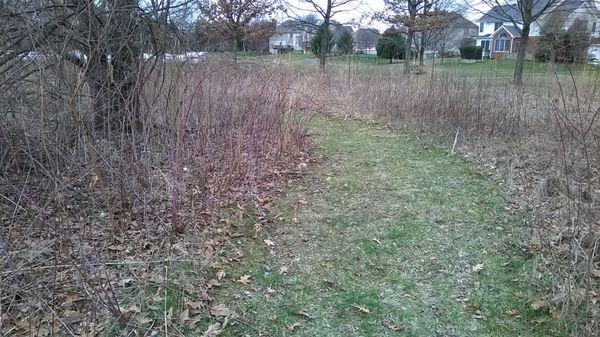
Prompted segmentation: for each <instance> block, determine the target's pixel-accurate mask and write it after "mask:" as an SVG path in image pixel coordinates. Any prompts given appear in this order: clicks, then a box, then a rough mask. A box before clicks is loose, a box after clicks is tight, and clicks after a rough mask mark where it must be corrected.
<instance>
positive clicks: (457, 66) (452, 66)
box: [436, 59, 600, 77]
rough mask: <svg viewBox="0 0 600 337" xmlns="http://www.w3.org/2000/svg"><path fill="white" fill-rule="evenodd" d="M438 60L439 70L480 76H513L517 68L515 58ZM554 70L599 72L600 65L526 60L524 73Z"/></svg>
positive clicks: (559, 72)
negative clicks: (468, 60) (477, 60)
mask: <svg viewBox="0 0 600 337" xmlns="http://www.w3.org/2000/svg"><path fill="white" fill-rule="evenodd" d="M436 62H437V65H436V67H437V68H438V70H443V71H446V72H452V73H457V74H465V75H475V76H479V75H481V74H484V75H487V76H499V77H506V76H512V74H513V72H514V70H515V61H514V60H486V61H479V62H476V63H471V64H469V63H463V62H461V60H459V59H448V60H445V61H444V63H440V60H437V61H436ZM554 70H556V72H557V73H558V74H560V75H568V74H570V73H573V74H575V75H580V74H584V73H585V74H588V73H593V74H598V72H599V71H600V67H599V66H598V65H590V64H555V65H554V68H553V65H552V64H550V63H543V62H536V61H533V60H525V64H524V68H523V74H524V77H528V76H544V75H548V74H551V75H552V74H553V73H554Z"/></svg>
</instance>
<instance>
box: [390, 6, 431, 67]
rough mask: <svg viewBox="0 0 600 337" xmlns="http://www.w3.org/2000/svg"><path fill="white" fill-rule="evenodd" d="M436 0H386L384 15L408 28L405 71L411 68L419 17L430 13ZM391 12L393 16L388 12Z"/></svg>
mask: <svg viewBox="0 0 600 337" xmlns="http://www.w3.org/2000/svg"><path fill="white" fill-rule="evenodd" d="M433 1H434V0H385V12H384V13H383V15H382V17H383V18H384V19H385V20H386V21H388V22H390V23H393V24H401V25H402V26H404V27H405V28H406V45H405V50H404V55H405V56H404V73H405V74H408V73H410V70H411V60H412V46H413V43H414V40H415V32H417V31H418V27H419V22H418V17H419V16H420V15H424V14H426V13H428V12H429V11H430V10H431V8H432V5H433ZM390 12H391V14H392V15H391V16H390V15H389V14H388V13H390Z"/></svg>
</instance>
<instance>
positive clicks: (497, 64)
mask: <svg viewBox="0 0 600 337" xmlns="http://www.w3.org/2000/svg"><path fill="white" fill-rule="evenodd" d="M241 57H242V58H248V59H254V60H256V59H258V60H260V61H262V62H273V61H277V60H279V61H281V62H282V63H283V64H287V65H290V66H293V67H294V68H297V70H306V69H316V68H317V67H318V56H316V55H313V54H312V53H306V54H294V53H290V54H279V55H244V56H241ZM327 62H328V66H329V67H332V68H333V69H337V70H339V71H346V69H348V67H352V70H353V72H361V71H367V72H374V71H375V72H383V73H390V72H392V73H396V72H397V73H401V72H402V71H403V69H404V65H403V63H404V60H394V61H393V63H392V64H390V63H389V60H386V59H380V58H378V57H377V56H376V55H366V54H353V55H340V56H329V57H328V59H327ZM515 63H516V61H515V60H485V61H477V62H475V63H466V62H463V61H462V60H461V59H459V58H446V59H444V61H443V62H442V60H441V59H435V60H431V59H428V60H425V72H426V73H430V72H431V71H432V70H433V71H434V72H435V73H439V74H444V73H445V74H452V75H456V76H466V77H470V78H482V79H486V78H493V79H506V80H507V81H509V80H510V79H511V78H512V76H513V72H514V69H515ZM554 69H555V70H556V73H557V74H558V75H559V77H561V78H562V79H565V78H567V77H568V76H569V75H570V74H573V75H574V76H576V77H582V76H583V77H588V78H595V77H596V76H598V75H600V66H599V65H591V64H555V65H554V68H553V65H552V64H550V63H543V62H537V61H533V60H526V61H525V65H524V71H523V77H524V80H525V81H526V82H527V81H528V82H529V83H535V84H536V85H537V84H543V83H548V82H547V81H549V80H551V81H554V76H555V75H554Z"/></svg>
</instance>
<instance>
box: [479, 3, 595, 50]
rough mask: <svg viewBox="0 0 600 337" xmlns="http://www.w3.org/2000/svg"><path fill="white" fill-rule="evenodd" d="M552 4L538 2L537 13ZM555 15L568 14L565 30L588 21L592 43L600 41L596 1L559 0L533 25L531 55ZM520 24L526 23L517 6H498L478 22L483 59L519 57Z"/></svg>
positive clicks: (536, 4) (529, 48) (530, 45)
mask: <svg viewBox="0 0 600 337" xmlns="http://www.w3.org/2000/svg"><path fill="white" fill-rule="evenodd" d="M548 1H550V0H538V1H535V2H534V10H533V12H534V13H536V12H537V13H539V12H540V11H541V10H542V9H543V8H544V7H546V6H547V4H548ZM551 13H564V17H565V21H564V25H565V28H568V27H570V26H571V25H572V24H573V22H575V20H577V19H580V20H584V21H585V22H587V25H588V27H587V28H588V32H589V33H590V36H591V38H592V41H594V40H597V39H599V38H600V13H599V12H598V8H597V7H596V4H595V2H594V1H593V0H559V1H557V2H556V4H554V5H552V6H551V7H550V8H549V9H548V10H546V13H545V14H543V15H542V16H540V18H539V19H538V20H537V21H536V22H534V23H533V24H532V27H531V31H530V34H529V36H530V38H531V40H530V42H532V43H529V44H528V51H527V53H528V54H530V55H531V54H533V51H534V48H535V46H536V43H535V40H536V39H537V38H538V37H540V35H541V27H542V25H543V23H544V20H545V19H546V18H547V17H548V15H550V14H551ZM520 22H522V18H521V13H520V12H519V11H518V10H517V6H516V4H507V5H502V6H495V7H493V8H492V9H490V10H489V11H488V12H487V13H485V14H484V15H483V16H482V17H481V18H480V19H479V20H478V21H476V24H477V25H478V28H479V34H478V36H477V37H476V38H475V41H476V44H477V45H478V46H481V47H482V48H483V57H484V58H494V59H501V58H512V57H516V53H517V51H518V48H519V43H520V40H521V34H520V32H519V29H517V28H516V27H515V23H516V25H517V26H518V27H519V28H521V27H522V24H520Z"/></svg>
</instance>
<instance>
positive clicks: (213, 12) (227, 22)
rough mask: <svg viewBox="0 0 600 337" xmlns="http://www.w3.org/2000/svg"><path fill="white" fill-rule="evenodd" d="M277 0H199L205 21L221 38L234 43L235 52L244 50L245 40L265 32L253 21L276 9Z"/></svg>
mask: <svg viewBox="0 0 600 337" xmlns="http://www.w3.org/2000/svg"><path fill="white" fill-rule="evenodd" d="M275 2H276V1H275V0H214V1H203V0H199V1H198V3H199V7H200V11H201V13H202V15H203V20H206V21H208V22H210V23H211V24H212V28H213V29H214V30H215V33H217V34H218V35H219V36H221V37H223V38H225V39H227V40H229V41H230V42H231V43H232V47H233V48H232V49H233V50H234V51H238V50H242V49H244V45H243V42H244V40H245V39H246V38H247V37H249V36H253V35H256V34H259V33H261V32H262V31H264V29H262V28H263V27H262V26H260V25H252V24H251V23H253V21H256V20H260V19H263V18H264V17H265V16H268V15H269V14H271V13H273V11H274V10H275V9H276V6H275Z"/></svg>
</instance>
